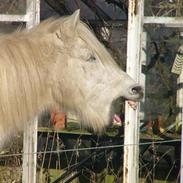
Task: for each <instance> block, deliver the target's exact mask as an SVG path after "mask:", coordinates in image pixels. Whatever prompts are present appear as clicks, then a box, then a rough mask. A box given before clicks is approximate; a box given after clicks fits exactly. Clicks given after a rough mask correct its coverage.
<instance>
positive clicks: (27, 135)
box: [22, 0, 40, 183]
mask: <svg viewBox="0 0 183 183" xmlns="http://www.w3.org/2000/svg"><path fill="white" fill-rule="evenodd" d="M26 14H27V15H28V17H29V18H28V21H27V22H26V28H27V29H30V28H32V27H33V26H35V25H37V24H38V23H39V21H40V0H27V10H26ZM37 124H38V119H37V118H35V120H34V121H33V122H31V123H30V125H29V126H26V127H25V129H24V139H23V140H24V141H23V152H24V154H23V165H22V167H23V175H22V182H23V183H36V165H37Z"/></svg>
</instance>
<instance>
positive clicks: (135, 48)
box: [123, 0, 144, 183]
mask: <svg viewBox="0 0 183 183" xmlns="http://www.w3.org/2000/svg"><path fill="white" fill-rule="evenodd" d="M143 5H144V1H143V0H139V1H137V0H130V1H129V6H128V7H129V8H128V38H127V73H128V74H129V75H130V76H131V77H132V78H133V79H135V80H136V81H137V82H139V75H140V55H141V36H142V16H143ZM125 107H126V108H125V139H124V165H123V183H138V182H139V181H138V172H139V146H138V143H139V105H138V107H137V110H133V109H132V108H131V107H130V106H129V105H128V104H127V103H126V105H125Z"/></svg>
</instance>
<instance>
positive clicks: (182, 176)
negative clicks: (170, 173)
mask: <svg viewBox="0 0 183 183" xmlns="http://www.w3.org/2000/svg"><path fill="white" fill-rule="evenodd" d="M181 122H182V129H181V163H180V183H183V107H182V117H181Z"/></svg>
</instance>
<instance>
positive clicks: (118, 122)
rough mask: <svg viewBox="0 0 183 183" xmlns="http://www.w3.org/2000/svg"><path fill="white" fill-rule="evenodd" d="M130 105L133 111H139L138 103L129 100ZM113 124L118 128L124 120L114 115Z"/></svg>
mask: <svg viewBox="0 0 183 183" xmlns="http://www.w3.org/2000/svg"><path fill="white" fill-rule="evenodd" d="M127 102H128V105H129V106H130V107H131V108H132V109H133V110H136V109H137V102H134V101H132V100H128V101H127ZM112 123H113V125H117V126H121V125H122V123H123V121H122V119H121V118H120V117H119V116H118V115H117V114H114V115H113V118H112Z"/></svg>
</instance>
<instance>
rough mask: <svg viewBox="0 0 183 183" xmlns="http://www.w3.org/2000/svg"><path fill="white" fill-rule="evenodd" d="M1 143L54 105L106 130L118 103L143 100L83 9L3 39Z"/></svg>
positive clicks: (0, 46)
mask: <svg viewBox="0 0 183 183" xmlns="http://www.w3.org/2000/svg"><path fill="white" fill-rule="evenodd" d="M0 43H1V44H0V84H1V87H0V144H2V143H3V142H4V141H5V139H6V138H7V137H8V136H9V135H10V134H11V133H12V132H13V131H14V130H20V129H23V127H24V125H27V124H28V122H30V121H31V120H32V119H33V118H34V117H35V116H37V115H39V114H40V113H41V112H42V111H44V110H45V109H48V108H53V107H54V106H59V107H60V108H61V109H62V110H64V111H66V112H67V111H70V112H72V113H75V114H76V115H77V116H78V117H79V118H80V120H81V122H82V123H83V124H84V125H85V126H87V127H91V128H93V129H94V130H95V131H97V132H100V131H102V130H103V129H104V128H105V126H107V125H108V124H109V123H110V121H111V116H112V107H111V104H112V102H113V101H114V100H115V99H116V98H118V97H120V96H123V97H125V98H127V99H130V100H138V99H140V98H141V97H142V94H143V92H142V88H141V86H140V85H138V84H137V83H136V82H135V81H134V80H133V79H131V78H130V77H129V76H128V75H127V74H126V73H125V72H123V71H122V70H120V68H119V67H118V66H117V64H115V62H114V60H113V58H112V57H111V55H110V54H109V53H108V51H107V50H106V48H105V47H104V46H103V45H102V44H101V43H100V42H99V41H98V40H97V38H96V37H95V36H94V35H93V33H92V32H91V31H90V30H89V28H88V27H87V26H86V25H85V24H84V23H83V22H81V21H80V19H79V10H77V11H76V12H74V13H73V15H71V16H68V17H62V18H59V19H53V18H50V19H48V20H46V21H43V22H42V23H41V24H40V25H38V26H37V27H35V28H33V29H31V30H23V31H19V32H14V33H12V34H9V35H2V36H0Z"/></svg>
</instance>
